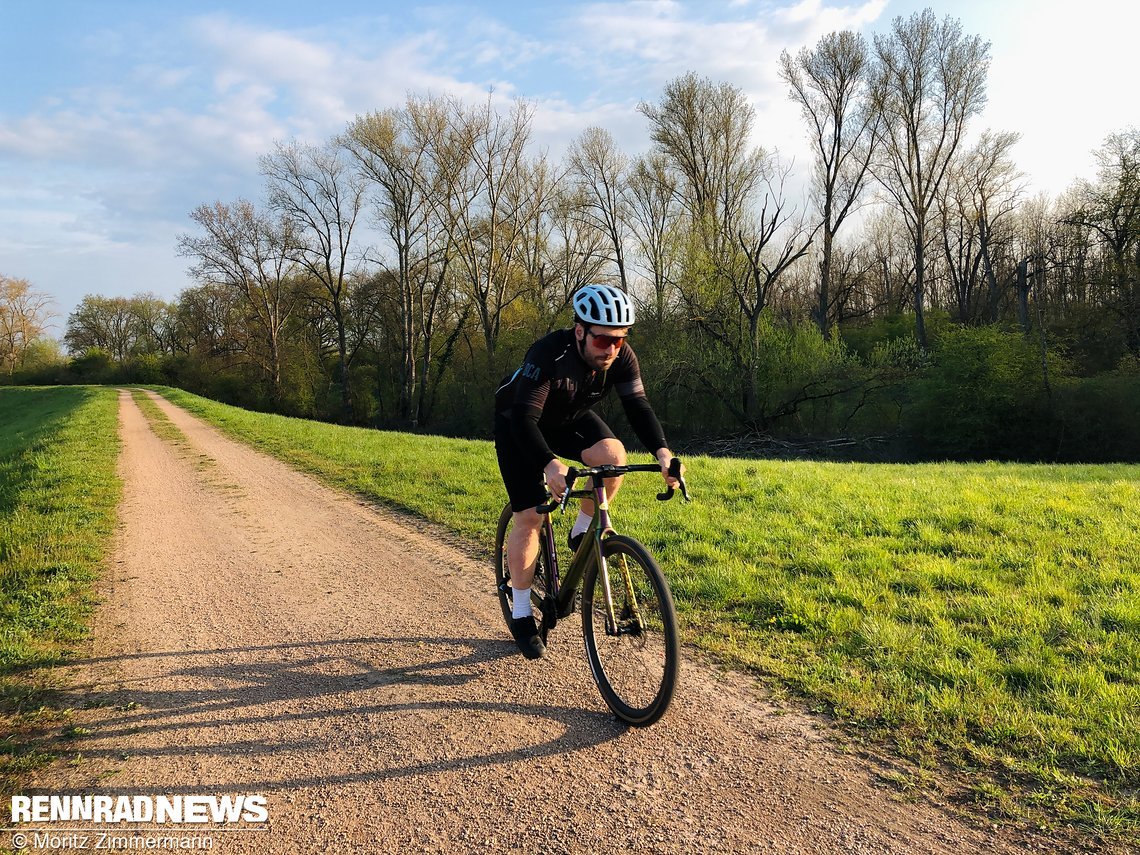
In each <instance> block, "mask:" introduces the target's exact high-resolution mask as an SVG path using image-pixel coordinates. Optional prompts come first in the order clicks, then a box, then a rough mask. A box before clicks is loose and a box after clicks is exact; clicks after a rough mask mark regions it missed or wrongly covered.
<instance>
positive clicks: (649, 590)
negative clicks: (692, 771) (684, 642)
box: [495, 459, 689, 727]
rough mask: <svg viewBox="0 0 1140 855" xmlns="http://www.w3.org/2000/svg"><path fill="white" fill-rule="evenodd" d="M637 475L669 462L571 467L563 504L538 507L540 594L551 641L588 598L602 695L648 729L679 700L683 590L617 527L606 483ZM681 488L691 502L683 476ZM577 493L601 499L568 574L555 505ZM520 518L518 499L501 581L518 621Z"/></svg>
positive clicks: (677, 467)
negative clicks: (585, 485) (586, 483)
mask: <svg viewBox="0 0 1140 855" xmlns="http://www.w3.org/2000/svg"><path fill="white" fill-rule="evenodd" d="M680 471H681V462H680V460H677V459H674V460H673V461H672V463H671V464H670V467H669V474H670V475H671V476H672V477H676V478H678V479H680ZM629 472H656V473H658V474H660V472H661V467H660V466H658V465H657V464H648V463H647V464H634V465H629V466H614V465H606V466H593V467H588V468H581V469H574V468H571V469H570V471H569V472H568V473H567V475H566V491H565V492H564V493H563V496H562V499H561V501H552V502H550V503H548V504H545V505H540V506H539V507H538V508H537V509H536V510H537V511H538V512H539V513H541V514H545V515H546V518H545V519H544V520H543V524H542V530H541V534H540V536H539V555H538V563H537V565H536V566H535V573H534V584H533V585H532V587H531V598H532V600H533V606H534V617H535V622H536V623H537V624H538V631H539V634H540V635H541V637H542V641H543V643H544V644H545V643H546V639H547V635H548V634H549V633H550V631H551V630H552V629H554V627H555V625H556V624H557V623H558V621H559V620H561V619H562V618H566V617H569V616H570V615H571V614H572V613H573V612H574V609H575V608H576V607H578V605H579V603H580V604H581V609H582V634H583V636H584V637H585V641H586V658H587V659H588V660H589V662H590V671H591V673H592V674H593V677H594V682H595V683H597V685H598V690H599V691H600V692H601V694H602V698H603V699H604V700H605V702H606V705H607V706H609V708H610V709H611V710H613V712H614V714H615V715H616V716H617V717H618V718H620V719H622V720H623V721H626V722H628V723H629V724H632V725H637V726H642V727H643V726H646V725H650V724H653V723H654V722H655V721H657V720H658V719H659V718H661V716H662V715H664V714H665V710H666V709H667V708H668V707H669V702H670V701H671V700H672V698H673V692H674V690H675V689H676V687H677V672H678V669H679V664H680V658H681V646H680V639H679V637H678V632H677V614H676V612H675V610H674V608H673V597H672V595H671V594H670V593H669V585H668V583H667V582H666V581H665V576H664V574H662V572H661V569H660V568H659V567H658V566H657V562H656V561H654V560H653V556H652V555H650V554H649V551H648V550H647V549H646V548H645V547H644V546H642V545H641V544H640V543H638V542H637V541H636V540H634V539H633V538H631V537H626V536H625V535H620V534H617V533H615V532H614V530H613V527H612V523H613V520H612V518H611V516H610V510H609V505H608V503H607V501H606V491H605V481H606V479H607V478H613V477H616V476H618V475H624V474H626V473H629ZM579 478H589V479H590V481H591V484H590V487H589V489H582V490H575V489H573V487H574V482H575V481H577V480H578V479H579ZM679 486H680V489H681V495H682V496H684V498H685V501H686V502H687V501H689V492H688V488H687V487H686V486H685V482H684V480H683V479H682V480H680V484H679ZM673 492H674V491H673V488H672V487H669V488H667V489H666V491H665V492H664V493H658V494H657V498H658V499H659V500H661V501H666V500H668V499H671V498H673ZM574 498H592V499H593V500H594V503H595V508H596V510H595V512H594V519H593V521H592V522H591V523H590V527H589V529H587V531H586V534H585V537H584V538H583V539H582V541H581V543H580V544H579V545H578V549H577V551H576V552H575V553H574V557H573V559H572V560H571V561H570V564H569V567H568V568H567V570H566V574H565V576H564V577H560V576H559V571H558V551H557V549H556V548H555V543H554V528H553V526H552V525H551V522H550V514H551V512H552V511H554V510H555V509H559V510H562V511H565V509H566V504H567V502H569V501H570V499H574ZM512 519H513V515H512V513H511V506H510V505H509V504H508V505H507V506H506V507H505V508H503V513H502V515H501V516H500V517H499V526H498V531H497V532H496V535H495V580H496V585H497V593H498V597H499V605H500V606H501V607H502V609H503V618H504V619H505V620H506V621H507V626H508V627H509V626H510V622H511V604H512V592H511V571H510V567H508V566H507V538H508V535H509V533H510V529H511V525H512ZM579 584H580V585H581V593H580V594H579V591H578V588H579Z"/></svg>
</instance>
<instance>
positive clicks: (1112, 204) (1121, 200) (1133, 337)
mask: <svg viewBox="0 0 1140 855" xmlns="http://www.w3.org/2000/svg"><path fill="white" fill-rule="evenodd" d="M1095 155H1096V160H1097V167H1098V168H1097V181H1096V182H1095V183H1093V182H1087V181H1086V182H1081V183H1080V184H1079V185H1078V190H1077V194H1078V198H1077V207H1076V210H1074V211H1073V212H1072V213H1070V214H1069V215H1068V216H1067V217H1066V221H1067V222H1069V223H1071V224H1073V225H1075V226H1078V227H1080V228H1082V229H1085V230H1087V231H1088V232H1089V233H1090V234H1092V235H1094V236H1095V238H1096V240H1097V241H1098V242H1099V244H1100V247H1101V250H1102V255H1103V260H1102V273H1101V278H1102V281H1103V283H1104V286H1105V290H1106V291H1107V301H1106V302H1107V303H1108V305H1109V308H1110V309H1111V311H1113V312H1114V313H1115V314H1116V315H1117V316H1118V317H1119V318H1120V320H1121V322H1122V324H1123V327H1124V330H1125V336H1126V338H1127V342H1128V348H1129V350H1130V351H1132V353H1133V354H1136V355H1140V130H1138V129H1135V128H1133V129H1131V130H1128V131H1124V132H1120V133H1114V134H1109V136H1108V137H1107V138H1106V139H1105V141H1104V144H1103V145H1102V146H1101V148H1100V149H1098V150H1097V151H1096V153H1095Z"/></svg>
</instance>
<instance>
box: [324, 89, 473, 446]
mask: <svg viewBox="0 0 1140 855" xmlns="http://www.w3.org/2000/svg"><path fill="white" fill-rule="evenodd" d="M450 110H451V105H450V103H449V102H448V101H446V100H444V99H433V98H427V99H416V98H409V99H408V101H407V103H406V104H405V106H404V108H403V109H398V110H396V109H393V110H386V111H384V112H382V113H372V114H369V115H366V116H361V117H358V118H357V119H356V121H354V122H353V123H352V124H351V125H350V126H349V128H348V131H347V133H346V134H345V136H344V138H343V142H344V145H345V146H346V148H347V149H348V150H349V151H350V152H351V153H352V154H353V156H354V157H355V158H356V160H357V163H358V164H359V166H360V170H361V173H362V174H363V175H364V177H365V178H366V179H367V180H368V181H369V182H370V184H371V186H372V187H373V188H374V201H375V203H376V206H377V219H378V222H379V225H380V228H381V230H382V231H383V233H384V234H386V235H387V237H388V241H389V245H390V248H391V250H392V253H393V255H392V256H389V257H388V259H387V260H381V264H382V265H383V266H384V267H385V269H387V271H388V273H389V274H390V277H391V281H392V282H393V284H394V287H395V296H396V299H395V301H394V306H393V309H394V312H393V314H394V316H395V320H396V321H397V324H398V326H399V341H400V355H399V360H400V377H399V393H398V395H399V399H398V404H397V417H398V418H399V419H400V421H402V422H404V423H408V424H412V425H419V424H422V423H423V421H424V420H425V417H426V415H427V412H426V411H427V406H428V401H429V394H430V390H431V389H432V388H434V385H435V383H436V382H437V377H438V374H439V372H440V371H442V370H443V369H444V368H446V364H447V359H448V358H449V357H450V354H451V352H452V349H451V347H450V346H449V345H450V344H453V342H454V334H455V330H454V329H453V328H452V329H450V330H449V329H447V328H446V322H447V321H449V320H454V319H455V318H454V314H453V311H452V310H453V305H452V304H453V303H454V300H453V299H452V293H451V288H450V284H451V283H450V277H449V272H450V270H451V265H452V262H453V261H454V258H455V247H456V245H455V242H454V238H453V233H452V231H451V230H449V229H448V228H446V227H445V224H444V223H442V222H441V221H440V219H439V216H440V214H441V212H443V211H445V210H446V208H447V204H446V199H447V197H448V196H449V192H450V191H449V187H448V185H447V181H448V177H449V176H451V175H454V174H455V172H456V169H455V165H454V164H451V163H445V162H442V160H441V158H444V157H446V156H447V150H446V146H445V145H444V140H445V139H446V137H447V134H448V123H449V121H450V116H451V113H450ZM393 262H394V263H393ZM441 327H443V329H441ZM441 340H442V347H441Z"/></svg>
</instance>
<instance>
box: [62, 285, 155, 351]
mask: <svg viewBox="0 0 1140 855" xmlns="http://www.w3.org/2000/svg"><path fill="white" fill-rule="evenodd" d="M63 340H64V343H65V344H66V345H67V349H68V350H69V351H70V352H71V353H72V354H74V355H79V354H82V353H83V352H84V351H87V350H91V349H92V348H98V349H100V350H103V351H105V352H106V353H107V354H109V355H110V356H111V358H112V359H114V360H115V361H116V362H119V363H122V362H126V361H127V358H128V357H130V356H133V355H135V354H137V353H139V352H140V351H141V350H145V341H146V336H145V334H144V330H143V328H142V326H141V325H140V323H139V315H138V313H137V312H136V311H135V306H134V298H128V297H100V296H98V295H95V294H88V295H87V296H86V297H84V298H83V299H82V300H81V301H80V303H79V305H78V306H76V307H75V311H73V312H72V313H71V314H70V315H69V316H68V318H67V332H66V333H65V334H64V337H63Z"/></svg>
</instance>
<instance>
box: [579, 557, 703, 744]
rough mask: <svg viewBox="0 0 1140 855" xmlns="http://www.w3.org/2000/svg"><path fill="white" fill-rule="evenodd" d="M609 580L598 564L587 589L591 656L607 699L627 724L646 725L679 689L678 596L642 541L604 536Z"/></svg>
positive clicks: (596, 678) (584, 595) (590, 572)
mask: <svg viewBox="0 0 1140 855" xmlns="http://www.w3.org/2000/svg"><path fill="white" fill-rule="evenodd" d="M602 556H603V557H604V558H605V562H606V568H607V573H606V576H608V582H609V589H610V598H611V602H612V604H613V616H612V619H611V616H610V612H609V609H608V608H607V606H606V594H605V589H606V581H607V580H606V579H605V578H603V576H602V574H601V573H600V572H599V565H598V563H595V564H593V565H591V567H590V568H589V569H588V570H587V571H586V578H585V580H584V582H583V589H582V631H583V634H584V635H585V637H586V657H587V658H588V659H589V660H590V670H591V671H592V672H593V675H594V682H596V683H597V684H598V689H599V691H601V693H602V698H603V699H604V700H605V702H606V704H607V705H608V706H609V708H610V709H611V710H613V712H614V714H615V715H616V716H617V717H618V718H620V719H622V720H623V721H626V722H629V723H630V724H633V725H637V726H640V727H644V726H645V725H650V724H653V722H655V721H657V720H658V719H659V718H661V716H662V715H664V714H665V710H666V709H668V707H669V702H670V701H671V700H672V699H673V692H674V690H675V689H676V687H677V672H678V670H679V667H680V659H681V644H680V639H679V637H678V633H677V615H676V612H675V611H674V609H673V597H672V596H671V595H670V593H669V586H668V584H667V583H666V582H665V576H664V575H663V574H662V573H661V570H660V568H659V567H658V566H657V562H655V561H654V560H653V557H652V556H651V555H650V554H649V553H648V552H647V551H646V549H645V547H644V546H642V545H641V544H640V543H638V542H637V541H636V540H633V539H632V538H628V537H622V536H621V535H614V536H612V537H609V538H606V539H605V540H603V541H602Z"/></svg>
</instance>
